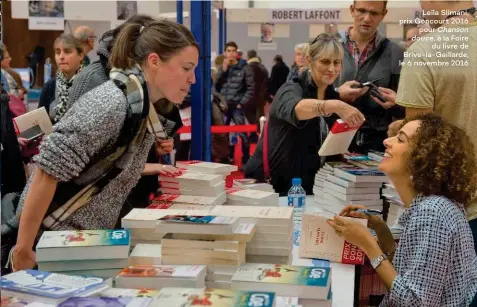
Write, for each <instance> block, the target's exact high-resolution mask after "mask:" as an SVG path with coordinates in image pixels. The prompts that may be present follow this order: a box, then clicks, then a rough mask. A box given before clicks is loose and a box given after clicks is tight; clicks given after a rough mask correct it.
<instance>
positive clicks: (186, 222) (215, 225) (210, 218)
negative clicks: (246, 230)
mask: <svg viewBox="0 0 477 307" xmlns="http://www.w3.org/2000/svg"><path fill="white" fill-rule="evenodd" d="M239 225H240V223H239V219H238V218H236V217H226V216H214V215H167V216H164V217H162V218H160V219H159V220H158V222H157V225H156V230H155V232H159V233H166V232H170V233H197V234H233V233H234V231H235V229H237V227H238V226H239Z"/></svg>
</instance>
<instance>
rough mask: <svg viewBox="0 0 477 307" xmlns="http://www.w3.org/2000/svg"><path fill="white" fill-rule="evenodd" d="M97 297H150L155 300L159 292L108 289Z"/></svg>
mask: <svg viewBox="0 0 477 307" xmlns="http://www.w3.org/2000/svg"><path fill="white" fill-rule="evenodd" d="M97 296H104V297H150V298H152V299H156V298H157V297H158V296H159V291H157V290H149V289H126V288H109V289H106V290H104V291H101V292H100V293H98V294H97Z"/></svg>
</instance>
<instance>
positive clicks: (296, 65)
mask: <svg viewBox="0 0 477 307" xmlns="http://www.w3.org/2000/svg"><path fill="white" fill-rule="evenodd" d="M306 45H307V44H306V43H302V44H297V45H295V58H294V61H293V65H292V66H291V70H290V73H289V74H288V76H287V82H288V81H290V80H291V79H293V78H295V77H298V75H299V74H300V73H301V72H302V71H303V70H304V69H305V68H306V65H305V48H306Z"/></svg>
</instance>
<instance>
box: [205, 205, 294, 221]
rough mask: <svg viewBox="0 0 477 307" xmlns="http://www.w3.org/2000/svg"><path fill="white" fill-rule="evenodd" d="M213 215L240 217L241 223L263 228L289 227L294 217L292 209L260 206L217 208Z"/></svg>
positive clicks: (213, 210) (212, 212)
mask: <svg viewBox="0 0 477 307" xmlns="http://www.w3.org/2000/svg"><path fill="white" fill-rule="evenodd" d="M211 214H213V215H220V216H232V217H239V218H240V220H241V222H244V223H245V222H248V223H256V224H257V225H258V224H260V225H261V226H266V225H270V226H277V225H285V226H288V225H289V224H290V221H291V220H292V217H293V208H290V207H263V206H262V207H260V206H253V207H249V206H216V207H215V208H214V209H212V211H211Z"/></svg>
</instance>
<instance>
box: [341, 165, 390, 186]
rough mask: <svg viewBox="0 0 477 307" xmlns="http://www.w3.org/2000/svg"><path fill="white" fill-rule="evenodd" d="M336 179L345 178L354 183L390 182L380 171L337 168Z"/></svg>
mask: <svg viewBox="0 0 477 307" xmlns="http://www.w3.org/2000/svg"><path fill="white" fill-rule="evenodd" d="M334 175H335V176H336V177H339V178H343V179H346V180H349V181H352V182H380V183H385V182H388V181H389V179H388V177H387V176H386V175H385V174H384V173H383V172H380V171H375V170H364V169H357V168H355V169H339V168H335V174H334Z"/></svg>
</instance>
